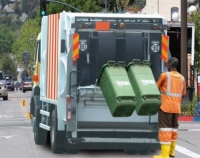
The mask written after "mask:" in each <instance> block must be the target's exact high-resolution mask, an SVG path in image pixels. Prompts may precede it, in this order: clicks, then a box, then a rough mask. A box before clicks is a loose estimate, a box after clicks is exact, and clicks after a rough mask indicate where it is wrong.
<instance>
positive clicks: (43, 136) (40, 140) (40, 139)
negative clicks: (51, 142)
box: [33, 106, 47, 145]
mask: <svg viewBox="0 0 200 158" xmlns="http://www.w3.org/2000/svg"><path fill="white" fill-rule="evenodd" d="M40 121H41V114H40V107H39V106H37V107H35V123H34V125H33V126H35V127H34V140H35V144H37V145H45V144H46V140H47V131H46V130H45V129H42V128H40V127H39V124H40Z"/></svg>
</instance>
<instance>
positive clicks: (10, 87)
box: [6, 77, 15, 91]
mask: <svg viewBox="0 0 200 158" xmlns="http://www.w3.org/2000/svg"><path fill="white" fill-rule="evenodd" d="M6 85H7V89H8V90H12V91H14V90H15V84H14V81H13V80H12V79H9V77H6Z"/></svg>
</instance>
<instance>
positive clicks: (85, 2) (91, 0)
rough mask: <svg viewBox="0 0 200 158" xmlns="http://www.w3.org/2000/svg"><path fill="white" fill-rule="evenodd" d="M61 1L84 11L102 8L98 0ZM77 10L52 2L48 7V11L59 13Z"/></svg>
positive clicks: (94, 10) (96, 10) (97, 10)
mask: <svg viewBox="0 0 200 158" xmlns="http://www.w3.org/2000/svg"><path fill="white" fill-rule="evenodd" d="M59 2H63V3H67V4H69V5H71V6H73V7H76V8H78V9H79V10H81V11H83V12H99V11H100V10H101V9H102V8H101V7H100V6H99V5H98V4H97V0H60V1H59ZM64 10H65V11H71V12H77V11H75V10H74V9H72V8H70V7H67V6H64V5H61V4H56V3H52V2H50V3H49V4H48V7H47V13H48V14H53V13H59V12H62V11H64Z"/></svg>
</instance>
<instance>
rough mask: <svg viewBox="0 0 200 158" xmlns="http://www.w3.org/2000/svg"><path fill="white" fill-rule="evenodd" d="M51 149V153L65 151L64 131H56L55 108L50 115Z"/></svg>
mask: <svg viewBox="0 0 200 158" xmlns="http://www.w3.org/2000/svg"><path fill="white" fill-rule="evenodd" d="M50 138H51V149H52V152H53V153H57V154H62V153H63V152H64V151H65V132H64V131H58V119H57V109H56V107H55V108H54V110H53V112H52V115H51V131H50Z"/></svg>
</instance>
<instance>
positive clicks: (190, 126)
mask: <svg viewBox="0 0 200 158" xmlns="http://www.w3.org/2000/svg"><path fill="white" fill-rule="evenodd" d="M179 126H190V127H191V126H196V127H197V126H200V124H179Z"/></svg>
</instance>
